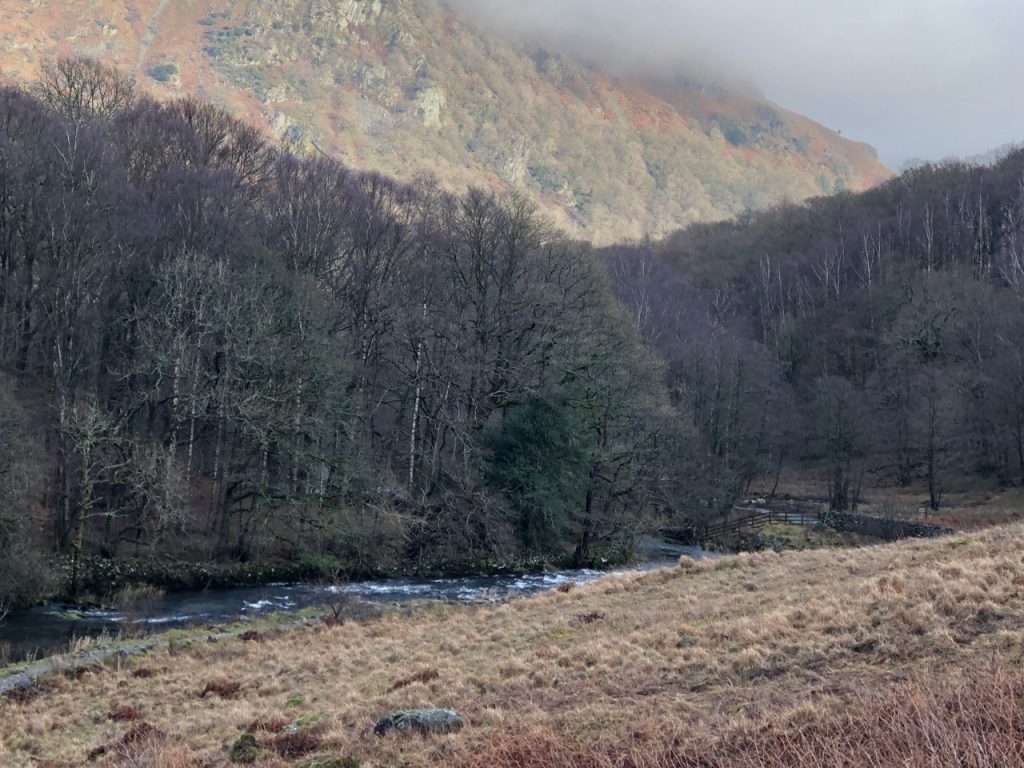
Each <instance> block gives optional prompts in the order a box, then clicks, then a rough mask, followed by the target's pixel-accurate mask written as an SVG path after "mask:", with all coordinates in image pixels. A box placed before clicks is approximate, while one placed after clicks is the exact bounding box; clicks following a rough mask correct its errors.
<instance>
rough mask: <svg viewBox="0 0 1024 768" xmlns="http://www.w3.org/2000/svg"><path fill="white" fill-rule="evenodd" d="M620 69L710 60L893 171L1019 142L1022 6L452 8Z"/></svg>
mask: <svg viewBox="0 0 1024 768" xmlns="http://www.w3.org/2000/svg"><path fill="white" fill-rule="evenodd" d="M454 1H455V2H456V3H462V4H469V5H470V6H472V7H473V8H474V9H475V10H477V11H478V13H479V14H480V15H481V16H483V17H485V18H487V19H489V20H491V21H493V22H495V23H496V24H497V28H499V29H503V30H506V31H508V32H511V33H515V34H519V35H527V36H531V37H539V38H543V41H544V42H548V43H551V42H555V41H558V42H559V43H560V44H563V45H567V46H579V47H580V48H581V50H586V51H590V52H594V51H599V52H601V55H602V56H606V57H607V58H608V60H609V61H612V62H614V63H615V65H616V66H622V62H631V65H638V66H647V67H650V66H654V65H663V66H666V67H672V66H677V64H676V62H678V61H679V60H680V59H690V60H692V61H701V62H711V61H714V62H717V66H720V67H727V68H729V69H730V70H731V71H732V72H733V73H734V74H735V76H738V77H742V78H745V79H747V80H750V81H752V82H753V83H754V84H756V85H757V86H758V87H759V88H760V90H761V91H762V92H763V93H764V94H765V95H766V96H767V97H768V98H769V99H771V100H773V101H775V102H777V103H778V104H780V105H782V106H784V107H786V108H788V109H791V110H793V111H796V112H800V113H802V114H805V115H807V116H809V117H812V118H814V119H815V120H817V121H818V122H821V123H823V124H824V125H826V126H828V127H830V128H834V129H838V130H841V131H842V133H843V135H844V136H848V137H850V138H854V139H859V140H862V141H867V142H869V143H870V144H873V145H874V146H875V147H877V148H878V150H879V152H880V154H881V156H882V159H883V160H884V161H886V162H887V163H888V164H889V165H890V166H893V167H898V166H899V165H900V164H902V163H903V162H904V161H906V160H908V159H910V158H924V159H927V160H940V159H942V158H945V157H948V156H952V155H957V156H970V155H975V154H980V153H984V152H986V151H988V150H990V149H993V148H995V147H997V146H1000V145H1002V144H1006V143H1009V142H1017V141H1024V97H1022V96H1024V92H1022V91H1024V89H1022V86H1024V0H454Z"/></svg>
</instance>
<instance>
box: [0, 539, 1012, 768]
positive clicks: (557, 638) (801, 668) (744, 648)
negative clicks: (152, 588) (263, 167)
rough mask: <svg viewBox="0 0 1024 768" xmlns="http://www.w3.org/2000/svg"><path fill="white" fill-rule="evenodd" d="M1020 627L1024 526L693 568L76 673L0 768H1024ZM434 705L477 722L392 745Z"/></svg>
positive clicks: (15, 723)
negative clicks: (385, 729)
mask: <svg viewBox="0 0 1024 768" xmlns="http://www.w3.org/2000/svg"><path fill="white" fill-rule="evenodd" d="M1022 627H1024V526H1020V525H1011V526H1005V527H994V528H989V529H986V530H984V531H981V532H978V533H974V534H970V535H964V536H958V537H950V538H943V539H936V540H929V541H906V542H901V543H897V544H890V545H882V546H871V547H861V548H857V549H828V550H811V551H804V552H787V553H784V554H781V555H777V554H774V553H758V554H754V555H739V556H735V557H729V558H724V559H722V560H718V561H713V562H712V561H704V562H700V563H694V562H690V561H684V562H682V563H681V564H680V566H679V567H678V568H674V569H671V570H666V571H661V572H654V573H650V574H644V575H629V576H610V577H608V578H605V579H603V580H601V581H599V582H596V583H594V584H591V585H588V586H583V587H578V588H575V589H572V590H571V591H567V592H552V593H549V594H547V595H544V596H541V597H538V598H533V599H528V600H520V601H516V602H513V603H510V604H506V605H500V606H469V607H456V606H440V605H433V606H430V605H425V606H421V607H420V608H419V609H418V610H416V611H414V612H413V614H412V615H405V616H384V617H378V618H373V619H369V620H365V621H348V622H345V623H343V624H334V625H331V624H328V623H323V624H319V625H317V626H314V627H309V628H304V629H297V630H293V631H288V632H280V633H276V634H275V633H274V632H273V631H264V632H263V633H262V634H255V633H254V635H251V636H249V638H248V640H243V639H235V640H228V641H221V642H217V643H208V644H203V643H197V644H195V645H193V646H191V647H187V648H183V647H182V646H181V645H180V643H176V644H175V645H174V646H173V647H169V648H168V649H167V650H159V651H157V652H155V653H152V654H150V655H149V656H148V657H145V658H142V659H139V660H134V661H131V662H126V663H125V664H124V666H120V667H118V666H108V667H104V668H100V669H97V670H95V671H92V672H88V673H86V674H84V675H81V676H79V677H78V678H77V679H71V678H67V677H58V678H55V679H52V680H51V681H49V682H48V683H47V684H45V685H43V686H41V687H40V688H39V689H38V690H34V691H31V692H29V693H27V694H25V695H22V696H19V697H17V698H9V699H7V700H5V701H3V702H2V703H0V708H2V710H3V717H2V718H0V765H3V766H5V767H7V766H10V767H11V768H14V767H15V766H51V767H55V766H78V765H89V764H92V765H98V766H104V767H105V768H113V767H115V766H116V767H118V768H128V767H129V766H131V767H132V768H141V767H143V766H148V767H149V768H185V767H186V766H221V765H228V764H229V762H228V751H229V747H230V745H231V744H232V743H234V742H235V740H236V739H238V737H239V736H240V735H241V734H243V733H245V732H251V733H253V734H254V735H255V737H256V741H257V743H258V744H259V745H260V747H261V749H262V753H261V755H260V757H259V758H258V760H257V762H256V763H255V765H258V766H264V767H265V768H271V767H275V768H276V767H279V766H289V767H291V766H298V765H300V764H301V763H302V762H303V760H306V759H309V757H311V756H315V755H333V756H336V757H338V758H351V759H350V760H349V761H347V762H345V763H341V762H339V763H337V765H346V766H355V765H360V764H361V765H362V766H442V765H443V766H455V767H456V768H484V767H486V768H512V766H517V767H519V768H534V767H536V768H541V766H570V767H579V768H612V767H613V766H621V767H622V768H655V767H659V768H660V767H666V768H667V767H668V766H683V767H692V768H697V767H698V766H700V767H701V768H713V767H715V766H751V767H753V766H778V767H779V768H781V767H782V766H796V767H798V768H799V767H801V766H914V767H916V766H922V767H923V766H952V765H957V766H977V767H978V768H981V767H982V766H1010V765H1024V667H1022V661H1024V634H1022V632H1021V629H1022ZM422 706H440V707H448V708H452V709H456V710H458V711H460V712H461V713H462V714H463V715H464V716H465V717H466V719H467V721H468V726H467V727H466V728H464V729H463V730H462V731H460V732H458V733H454V734H450V735H445V736H437V737H422V736H412V737H405V738H403V737H401V736H395V735H391V736H388V737H385V738H376V737H374V736H373V735H372V732H371V731H372V727H373V724H374V722H375V721H376V720H377V719H378V718H380V717H382V716H384V715H386V714H388V713H390V712H392V711H395V710H400V709H404V708H411V707H422ZM292 723H298V724H299V728H298V730H297V732H296V733H290V732H289V730H291V729H289V728H288V727H287V726H288V725H289V724H292ZM90 754H91V755H92V761H91V762H90V761H89V756H90Z"/></svg>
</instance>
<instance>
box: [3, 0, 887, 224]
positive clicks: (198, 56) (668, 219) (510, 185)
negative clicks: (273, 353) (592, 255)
mask: <svg viewBox="0 0 1024 768" xmlns="http://www.w3.org/2000/svg"><path fill="white" fill-rule="evenodd" d="M60 53H79V54H89V55H93V56H96V57H99V58H102V59H104V60H106V61H111V62H113V63H116V64H117V65H119V66H121V67H124V68H126V69H130V70H132V71H134V72H135V74H136V75H138V76H139V78H140V79H141V80H142V81H143V82H144V83H146V85H147V86H148V87H149V88H150V90H152V91H153V92H154V93H155V94H156V95H158V96H160V97H173V96H175V95H179V94H185V93H195V94H198V95H199V96H201V97H203V98H207V99H211V100H213V101H216V102H219V103H220V104H222V105H224V106H226V107H227V108H229V109H231V110H232V111H234V112H236V113H239V114H241V115H244V116H246V117H247V118H249V119H251V120H255V121H257V122H259V123H261V124H263V125H264V126H265V127H266V128H267V129H268V130H270V131H272V132H274V133H277V134H279V135H282V136H284V137H286V138H289V139H292V140H295V141H298V142H300V143H306V144H312V145H314V146H316V147H317V148H319V149H321V150H322V151H324V152H327V153H330V154H336V155H339V156H341V157H343V158H344V159H345V160H346V161H347V162H349V163H350V164H353V165H355V166H357V167H361V168H364V169H375V170H380V171H383V172H385V173H388V174H392V175H396V176H398V177H404V178H409V177H411V176H413V175H415V174H417V173H423V172H426V173H433V174H436V175H437V176H439V177H440V178H441V179H443V180H444V181H445V182H446V183H448V184H450V185H452V186H454V187H461V186H465V185H468V184H478V185H484V186H487V187H490V188H493V189H519V190H522V191H524V192H526V193H527V194H529V195H530V196H531V197H533V198H534V199H536V200H538V201H539V202H541V203H542V204H543V205H544V207H545V208H546V209H547V210H548V211H549V212H550V213H551V214H552V215H553V216H554V218H555V220H556V221H557V222H558V223H559V224H560V225H562V226H563V227H565V228H567V229H568V230H570V231H571V232H573V233H574V234H577V235H581V236H585V237H588V238H590V239H592V240H594V241H596V242H608V241H611V240H617V239H622V238H626V237H641V236H644V235H648V234H649V235H655V236H656V235H661V234H664V233H666V232H668V231H670V230H673V229H675V228H677V227H680V226H683V225H685V224H688V223H692V222H694V221H705V220H712V219H719V218H723V217H726V216H730V215H734V214H736V213H739V212H741V211H743V210H745V209H748V208H761V207H764V206H767V205H770V204H772V203H775V202H778V201H780V200H783V199H790V200H801V199H804V198H807V197H809V196H814V195H818V194H821V193H823V192H832V191H833V190H835V189H839V188H849V189H854V190H856V189H863V188H865V187H868V186H871V185H873V184H875V183H877V182H878V181H880V180H882V179H884V178H886V177H888V175H889V171H888V169H886V168H885V167H884V166H883V165H882V164H881V163H880V162H879V161H878V160H877V157H876V155H875V153H874V151H873V150H872V149H871V148H870V147H868V146H866V145H863V144H858V143H854V142H851V141H848V140H846V139H843V138H841V137H840V136H839V135H838V134H836V133H834V132H832V131H829V130H828V129H825V128H823V127H822V126H820V125H818V124H816V123H814V122H812V121H810V120H808V119H807V118H804V117H801V116H799V115H796V114H793V113H790V112H787V111H786V110H784V109H782V108H780V107H777V106H775V105H773V104H771V103H769V102H767V101H763V100H761V99H759V98H757V97H751V96H746V95H738V94H735V93H730V92H728V91H725V90H723V89H718V88H714V87H707V86H703V85H700V84H694V83H692V82H687V81H680V82H661V83H658V84H650V83H635V82H626V81H622V80H617V79H614V78H610V77H607V76H605V75H603V74H601V73H599V72H597V71H595V70H593V69H590V68H587V67H585V66H583V65H580V64H577V63H574V62H572V61H570V60H568V59H566V58H564V57H562V56H560V55H558V54H556V53H552V52H550V51H546V50H542V49H538V48H531V47H528V46H522V45H518V44H513V43H509V42H506V41H504V40H502V39H500V38H498V37H496V36H495V35H493V34H492V33H489V32H487V31H485V30H483V29H482V28H481V27H480V26H479V25H478V24H475V23H474V22H472V21H470V20H468V19H467V18H465V17H463V16H460V15H458V14H457V13H455V12H454V11H452V10H451V9H448V8H445V7H444V6H442V5H440V4H439V3H438V2H437V0H179V1H178V2H171V1H170V0H61V2H57V0H35V1H33V2H29V0H11V2H6V3H4V4H3V5H2V7H0V66H2V68H3V70H4V71H5V73H7V74H9V75H13V76H14V77H17V78H22V79H24V78H29V77H31V76H32V75H33V74H34V72H36V71H37V70H38V67H39V65H40V64H41V63H42V62H44V61H46V60H47V59H48V58H52V57H53V56H55V55H58V54H60Z"/></svg>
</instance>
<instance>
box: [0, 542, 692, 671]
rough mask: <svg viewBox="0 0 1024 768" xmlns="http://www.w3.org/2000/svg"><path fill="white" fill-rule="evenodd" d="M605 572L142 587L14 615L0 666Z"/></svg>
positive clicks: (663, 555)
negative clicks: (247, 623)
mask: <svg viewBox="0 0 1024 768" xmlns="http://www.w3.org/2000/svg"><path fill="white" fill-rule="evenodd" d="M681 554H686V555H689V556H692V557H696V558H701V557H707V556H711V553H708V552H704V551H702V550H699V549H696V548H692V547H684V546H680V545H674V544H671V543H669V542H664V541H658V540H654V539H644V540H642V542H641V545H640V546H639V547H638V548H637V551H636V560H637V561H638V564H637V565H635V566H633V567H636V568H641V569H642V568H650V567H663V566H665V565H666V564H670V563H672V562H673V561H674V560H676V559H677V558H678V557H679V556H680V555H681ZM502 570H503V571H505V570H506V569H502ZM273 573H274V574H275V575H278V577H279V578H282V577H283V576H284V574H283V573H282V572H281V571H274V572H273ZM602 573H604V571H596V570H576V569H570V570H539V571H533V572H521V571H512V572H502V573H491V574H486V575H472V576H459V577H451V576H448V577H437V576H405V577H394V578H385V579H368V580H362V581H342V580H339V579H338V578H337V577H334V578H330V579H324V580H315V579H313V580H310V581H306V582H296V581H278V580H274V581H271V582H270V583H267V584H263V583H257V584H255V585H246V586H218V587H210V588H206V587H207V584H208V582H202V581H201V582H199V584H198V586H201V587H202V588H200V589H193V590H190V591H182V590H178V591H164V590H159V589H154V588H152V587H151V586H150V585H149V584H148V583H144V585H143V586H126V587H124V588H123V589H122V590H121V591H120V592H118V593H116V594H115V595H113V596H112V598H110V602H111V606H110V607H102V606H101V607H95V606H88V605H81V604H79V605H67V604H61V603H49V604H43V605H40V606H37V607H34V608H30V609H24V610H20V611H15V612H12V613H11V614H9V615H8V616H7V617H6V619H5V620H4V621H2V622H0V665H3V664H4V663H9V662H14V661H21V660H23V659H33V658H40V657H41V656H45V655H49V654H52V653H63V652H64V651H66V650H67V649H68V648H70V647H72V646H74V645H75V644H76V643H77V642H78V641H79V640H80V639H82V638H97V637H102V636H107V637H110V636H115V637H117V636H128V637H130V638H132V639H133V640H138V639H139V638H140V637H145V636H148V635H151V634H156V633H159V632H165V631H167V630H170V629H179V628H182V627H188V626H203V627H209V626H220V625H223V624H226V623H229V622H232V621H235V620H237V619H245V620H253V619H257V618H260V617H262V616H265V615H267V614H271V613H295V612H296V611H301V610H303V609H306V608H322V607H325V606H331V607H332V608H335V609H336V608H337V607H338V606H339V605H341V604H346V605H347V604H349V603H364V604H365V603H376V604H388V603H406V602H409V601H415V600H424V599H426V600H448V601H456V602H473V601H478V600H485V601H499V600H504V599H509V598H512V597H521V596H524V595H530V594H535V593H537V592H542V591H544V590H547V589H554V588H556V587H559V586H562V585H565V584H568V583H582V582H586V581H592V580H594V579H595V578H597V577H599V576H600V575H601V574H602ZM134 575H135V576H137V575H138V574H137V573H136V574H134ZM264 575H265V574H264ZM257 581H259V580H257Z"/></svg>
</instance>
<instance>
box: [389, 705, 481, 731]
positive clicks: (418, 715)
mask: <svg viewBox="0 0 1024 768" xmlns="http://www.w3.org/2000/svg"><path fill="white" fill-rule="evenodd" d="M463 725H465V721H464V720H463V719H462V715H460V714H459V713H458V712H453V711H452V710H450V709H409V710H406V711H404V712H395V713H394V714H393V715H390V716H388V717H385V718H384V719H382V720H380V721H378V723H377V725H376V726H374V728H373V732H374V734H375V735H377V736H384V735H386V734H387V732H388V731H391V730H394V731H397V732H398V733H430V734H440V733H452V732H454V731H457V730H459V729H461V728H462V726H463Z"/></svg>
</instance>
